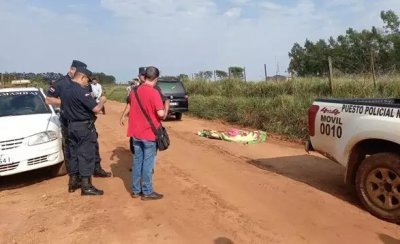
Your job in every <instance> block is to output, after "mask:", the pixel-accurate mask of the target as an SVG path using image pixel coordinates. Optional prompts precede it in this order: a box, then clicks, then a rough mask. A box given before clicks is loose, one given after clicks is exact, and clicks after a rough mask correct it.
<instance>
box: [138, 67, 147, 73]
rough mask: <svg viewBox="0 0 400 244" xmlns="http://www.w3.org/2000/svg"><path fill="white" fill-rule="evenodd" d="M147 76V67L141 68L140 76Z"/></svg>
mask: <svg viewBox="0 0 400 244" xmlns="http://www.w3.org/2000/svg"><path fill="white" fill-rule="evenodd" d="M145 74H146V67H139V75H145Z"/></svg>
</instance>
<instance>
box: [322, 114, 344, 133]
mask: <svg viewBox="0 0 400 244" xmlns="http://www.w3.org/2000/svg"><path fill="white" fill-rule="evenodd" d="M321 112H322V114H321V124H320V126H319V132H320V133H321V135H326V136H332V137H335V138H341V137H342V134H343V129H342V125H343V124H342V118H341V117H340V116H338V115H339V114H340V111H339V110H338V109H328V108H326V107H324V108H323V109H321Z"/></svg>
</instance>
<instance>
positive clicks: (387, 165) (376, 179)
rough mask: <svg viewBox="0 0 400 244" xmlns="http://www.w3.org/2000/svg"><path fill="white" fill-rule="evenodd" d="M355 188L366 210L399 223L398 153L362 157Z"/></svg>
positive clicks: (399, 162) (399, 161) (399, 183)
mask: <svg viewBox="0 0 400 244" xmlns="http://www.w3.org/2000/svg"><path fill="white" fill-rule="evenodd" d="M356 190H357V194H358V197H359V198H360V200H361V202H362V203H363V204H364V206H365V207H366V208H367V210H368V211H369V212H370V213H372V214H373V215H375V216H376V217H378V218H381V219H384V220H386V221H389V222H394V223H400V156H399V155H397V154H395V153H377V154H373V155H371V156H369V157H367V158H366V159H364V161H363V162H362V163H361V165H360V167H359V168H358V170H357V175H356Z"/></svg>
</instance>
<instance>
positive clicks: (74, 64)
mask: <svg viewBox="0 0 400 244" xmlns="http://www.w3.org/2000/svg"><path fill="white" fill-rule="evenodd" d="M71 67H74V68H78V67H84V68H87V65H86V64H85V63H84V62H81V61H79V60H72V64H71Z"/></svg>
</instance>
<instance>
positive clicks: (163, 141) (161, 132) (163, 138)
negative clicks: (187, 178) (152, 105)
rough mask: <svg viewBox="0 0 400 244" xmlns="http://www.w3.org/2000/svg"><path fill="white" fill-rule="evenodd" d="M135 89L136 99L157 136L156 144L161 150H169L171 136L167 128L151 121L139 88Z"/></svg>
mask: <svg viewBox="0 0 400 244" xmlns="http://www.w3.org/2000/svg"><path fill="white" fill-rule="evenodd" d="M134 91H135V97H136V101H137V102H138V104H139V107H140V110H142V113H143V115H144V117H146V119H147V122H148V123H149V124H150V126H151V129H152V131H153V133H154V135H155V136H156V144H157V148H158V150H160V151H164V150H167V149H168V147H169V136H168V133H167V130H166V129H165V128H164V127H163V126H162V125H160V127H159V128H158V129H156V127H155V126H154V124H153V121H151V119H150V117H149V115H148V114H147V113H146V111H145V110H144V108H143V105H142V103H141V102H140V100H139V95H138V93H137V89H134Z"/></svg>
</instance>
